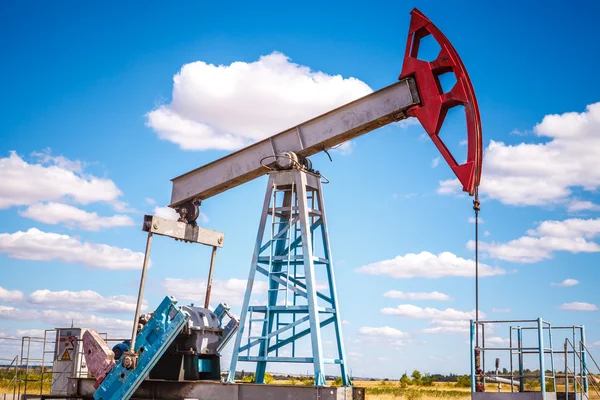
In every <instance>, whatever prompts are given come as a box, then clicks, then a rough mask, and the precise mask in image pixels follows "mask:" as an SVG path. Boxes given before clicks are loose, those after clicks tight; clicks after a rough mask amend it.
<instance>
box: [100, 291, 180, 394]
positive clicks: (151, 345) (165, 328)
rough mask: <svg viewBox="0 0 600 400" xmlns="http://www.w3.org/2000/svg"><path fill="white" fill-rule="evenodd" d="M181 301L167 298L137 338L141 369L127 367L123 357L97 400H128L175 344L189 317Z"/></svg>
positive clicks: (104, 381) (101, 387) (106, 380)
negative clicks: (180, 306)
mask: <svg viewBox="0 0 600 400" xmlns="http://www.w3.org/2000/svg"><path fill="white" fill-rule="evenodd" d="M176 304H177V300H175V299H174V298H173V297H170V296H167V297H165V299H164V300H163V301H162V303H160V305H159V306H158V308H157V309H156V311H155V312H154V314H153V315H152V318H150V320H149V321H148V323H147V324H146V325H145V326H144V327H143V328H142V330H141V331H140V333H138V334H137V336H136V341H135V349H134V350H135V351H136V353H137V354H138V355H139V357H138V362H137V367H136V368H134V369H127V368H125V367H123V365H122V362H123V357H121V359H120V360H119V361H118V362H117V364H116V365H115V366H114V367H113V369H112V370H111V371H110V372H109V373H108V375H106V378H104V380H103V381H102V383H101V384H100V386H98V389H97V390H96V392H95V393H94V399H96V400H128V399H129V398H130V397H131V396H132V395H133V393H134V392H135V390H136V389H137V388H138V387H139V386H140V384H141V383H142V381H143V380H144V379H145V378H146V376H147V375H148V373H149V372H150V370H151V369H152V368H153V367H154V366H155V365H156V363H157V362H158V360H159V359H160V357H161V356H162V355H163V354H164V352H165V351H166V350H167V348H168V347H169V345H170V344H171V343H172V342H173V340H175V338H176V337H177V335H178V334H179V332H181V329H183V326H184V325H185V324H186V322H187V320H188V318H189V316H188V315H187V313H185V312H183V311H181V310H178V309H177V308H176V307H175V305H176Z"/></svg>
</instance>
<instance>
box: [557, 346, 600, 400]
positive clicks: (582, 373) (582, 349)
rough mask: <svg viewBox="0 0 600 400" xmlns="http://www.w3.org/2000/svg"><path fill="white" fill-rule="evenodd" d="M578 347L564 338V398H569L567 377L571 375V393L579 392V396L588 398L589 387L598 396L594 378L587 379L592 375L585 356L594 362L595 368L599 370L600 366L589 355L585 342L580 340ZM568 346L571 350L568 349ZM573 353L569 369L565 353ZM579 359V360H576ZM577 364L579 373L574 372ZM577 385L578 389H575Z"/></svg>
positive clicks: (599, 388) (599, 392)
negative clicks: (571, 365) (571, 364)
mask: <svg viewBox="0 0 600 400" xmlns="http://www.w3.org/2000/svg"><path fill="white" fill-rule="evenodd" d="M578 345H579V346H578V347H579V351H578V350H577V349H576V347H575V345H574V344H573V343H572V342H571V341H570V340H569V338H567V339H565V347H564V354H565V371H566V374H565V396H566V400H569V379H570V378H571V377H572V379H573V393H579V394H580V395H581V397H582V398H583V397H585V398H586V399H589V396H588V392H589V388H590V387H591V388H592V390H594V392H595V393H596V396H598V397H600V385H599V384H598V383H597V382H596V381H595V380H594V379H589V376H591V375H592V373H591V371H590V370H589V368H588V365H587V358H588V357H589V358H590V359H591V360H592V362H593V363H594V365H595V366H596V369H597V370H598V371H600V367H599V366H598V363H597V362H596V360H595V359H594V357H593V356H592V355H591V353H590V352H589V350H588V348H587V347H586V346H585V344H584V343H583V342H582V341H580V342H579V343H578ZM569 348H570V349H571V350H569ZM571 353H572V354H573V370H571V368H570V367H569V359H568V357H567V354H571ZM577 361H579V362H577ZM577 364H579V373H576V372H575V371H576V367H577ZM569 372H570V374H569ZM578 387H579V390H578V389H577V388H578Z"/></svg>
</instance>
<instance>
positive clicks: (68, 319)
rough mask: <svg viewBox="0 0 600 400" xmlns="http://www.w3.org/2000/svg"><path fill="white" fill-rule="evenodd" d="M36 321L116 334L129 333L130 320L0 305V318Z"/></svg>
mask: <svg viewBox="0 0 600 400" xmlns="http://www.w3.org/2000/svg"><path fill="white" fill-rule="evenodd" d="M3 319H4V320H17V321H37V322H43V323H45V324H48V325H51V326H71V324H73V325H74V326H81V327H85V328H91V329H95V330H97V331H98V332H103V333H109V334H111V336H113V337H114V335H117V334H121V335H122V334H126V333H131V324H132V321H125V320H122V319H118V318H108V317H99V316H97V315H94V314H90V313H82V312H74V311H62V310H61V311H57V310H24V309H19V308H14V307H6V306H0V320H3Z"/></svg>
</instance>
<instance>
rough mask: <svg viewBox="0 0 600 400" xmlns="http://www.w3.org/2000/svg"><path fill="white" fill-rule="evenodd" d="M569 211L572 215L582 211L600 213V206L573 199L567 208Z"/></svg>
mask: <svg viewBox="0 0 600 400" xmlns="http://www.w3.org/2000/svg"><path fill="white" fill-rule="evenodd" d="M567 211H568V212H571V213H576V212H581V211H600V205H598V204H595V203H592V202H591V201H587V200H579V199H573V200H571V202H570V203H569V205H568V206H567Z"/></svg>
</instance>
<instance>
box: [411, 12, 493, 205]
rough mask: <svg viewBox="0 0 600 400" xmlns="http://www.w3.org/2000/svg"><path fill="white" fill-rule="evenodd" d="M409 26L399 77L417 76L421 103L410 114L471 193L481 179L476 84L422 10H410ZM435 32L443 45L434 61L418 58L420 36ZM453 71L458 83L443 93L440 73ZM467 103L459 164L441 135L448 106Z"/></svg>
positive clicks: (452, 48)
mask: <svg viewBox="0 0 600 400" xmlns="http://www.w3.org/2000/svg"><path fill="white" fill-rule="evenodd" d="M411 15H412V18H411V20H410V28H409V31H408V41H407V43H406V52H405V53H404V64H403V65H402V73H401V74H400V78H399V79H402V78H406V77H409V76H412V77H414V79H415V80H416V82H417V87H418V88H419V96H420V98H421V105H418V106H414V107H412V108H410V109H409V110H408V111H407V114H408V115H410V116H412V117H416V118H417V119H418V120H419V122H420V123H421V125H423V128H425V131H426V132H427V133H428V134H429V137H430V138H431V140H433V143H434V144H435V145H436V147H437V148H438V150H439V151H440V153H441V154H442V156H443V157H444V159H445V160H446V162H447V163H448V165H450V168H452V171H454V174H455V175H456V177H457V178H458V180H459V181H460V183H461V184H462V185H463V190H464V191H465V192H468V193H469V194H470V195H473V194H474V193H475V189H476V188H477V187H478V186H479V181H480V179H481V162H482V142H483V140H482V136H481V120H480V117H479V107H478V106H477V98H476V97H475V91H474V90H473V85H472V84H471V80H470V79H469V75H468V74H467V70H466V69H465V66H464V64H463V62H462V60H461V59H460V57H459V56H458V53H457V52H456V50H455V49H454V47H453V46H452V44H451V43H450V41H449V40H448V38H446V36H444V34H443V33H442V32H441V31H440V30H439V29H438V28H437V27H436V26H435V25H434V24H433V23H432V22H431V21H430V20H429V19H428V18H427V17H426V16H425V15H424V14H423V13H422V12H421V11H419V10H417V9H416V8H415V9H414V10H412V11H411ZM428 35H432V36H433V38H434V39H435V40H436V41H437V43H438V44H439V45H440V48H441V50H440V53H439V54H438V56H437V58H436V59H435V60H433V61H431V62H428V61H424V60H420V59H418V58H417V55H418V53H419V44H420V41H421V39H423V38H424V37H426V36H428ZM445 73H453V74H454V76H455V77H456V84H455V85H454V87H453V88H452V89H451V90H450V91H449V92H447V93H444V91H443V89H442V86H441V84H440V80H439V76H440V75H443V74H445ZM461 105H462V106H464V109H465V115H466V119H467V141H468V143H467V160H466V162H465V163H464V164H459V163H458V162H457V161H456V159H455V158H454V156H453V155H452V153H450V150H449V149H448V148H447V147H446V145H445V144H444V142H443V141H442V139H441V138H440V136H439V133H440V129H441V127H442V124H443V123H444V119H445V118H446V114H447V112H448V110H449V109H451V108H453V107H457V106H461Z"/></svg>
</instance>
